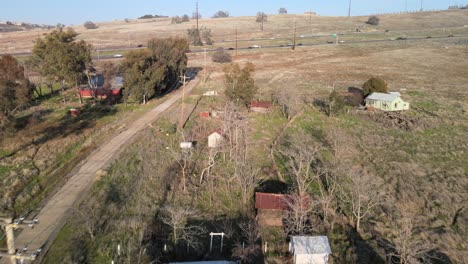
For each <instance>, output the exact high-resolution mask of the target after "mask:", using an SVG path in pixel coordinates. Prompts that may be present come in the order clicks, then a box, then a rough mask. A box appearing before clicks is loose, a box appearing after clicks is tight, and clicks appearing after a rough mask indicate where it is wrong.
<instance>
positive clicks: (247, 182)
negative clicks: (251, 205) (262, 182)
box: [235, 159, 260, 206]
mask: <svg viewBox="0 0 468 264" xmlns="http://www.w3.org/2000/svg"><path fill="white" fill-rule="evenodd" d="M235 166H236V172H235V176H236V178H237V180H238V182H239V186H240V189H241V197H242V204H243V205H244V206H246V205H247V204H248V202H249V200H250V199H252V198H253V194H254V192H255V187H256V186H257V184H258V174H259V172H260V170H259V169H258V168H257V167H256V166H254V164H253V163H252V161H251V160H249V159H246V160H243V161H242V162H240V163H238V164H235Z"/></svg>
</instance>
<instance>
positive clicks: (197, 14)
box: [196, 1, 200, 34]
mask: <svg viewBox="0 0 468 264" xmlns="http://www.w3.org/2000/svg"><path fill="white" fill-rule="evenodd" d="M196 10H197V11H196V12H197V13H196V16H197V32H199V33H198V34H200V28H199V27H198V17H199V16H200V14H199V13H198V1H197V4H196Z"/></svg>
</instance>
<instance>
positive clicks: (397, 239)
mask: <svg viewBox="0 0 468 264" xmlns="http://www.w3.org/2000/svg"><path fill="white" fill-rule="evenodd" d="M415 222H416V220H415V217H414V216H403V218H401V219H399V220H397V221H396V228H395V230H394V232H393V234H394V237H393V238H392V242H393V243H387V246H388V247H389V248H390V249H391V252H390V253H389V254H388V256H389V257H390V258H391V261H392V263H395V262H394V261H395V260H396V261H397V262H396V263H399V264H419V263H427V261H428V260H429V259H430V256H429V252H431V251H432V250H434V246H433V245H432V244H431V243H430V242H429V240H427V239H425V238H423V237H422V234H421V232H418V228H416V226H415Z"/></svg>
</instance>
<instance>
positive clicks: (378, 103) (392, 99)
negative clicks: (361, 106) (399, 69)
mask: <svg viewBox="0 0 468 264" xmlns="http://www.w3.org/2000/svg"><path fill="white" fill-rule="evenodd" d="M400 96H401V94H400V93H399V92H390V93H371V94H370V95H369V96H367V98H366V99H365V102H366V106H367V107H370V108H375V109H379V110H382V111H404V110H408V109H409V105H410V104H409V103H407V102H405V101H403V100H402V99H401V97H400Z"/></svg>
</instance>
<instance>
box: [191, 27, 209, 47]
mask: <svg viewBox="0 0 468 264" xmlns="http://www.w3.org/2000/svg"><path fill="white" fill-rule="evenodd" d="M187 36H188V38H189V40H190V42H191V43H192V44H193V45H195V46H203V44H204V43H205V44H207V45H213V40H212V39H211V29H209V28H207V27H205V26H202V27H201V28H200V29H197V28H195V27H193V28H190V29H187Z"/></svg>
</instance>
